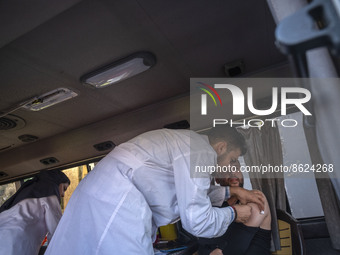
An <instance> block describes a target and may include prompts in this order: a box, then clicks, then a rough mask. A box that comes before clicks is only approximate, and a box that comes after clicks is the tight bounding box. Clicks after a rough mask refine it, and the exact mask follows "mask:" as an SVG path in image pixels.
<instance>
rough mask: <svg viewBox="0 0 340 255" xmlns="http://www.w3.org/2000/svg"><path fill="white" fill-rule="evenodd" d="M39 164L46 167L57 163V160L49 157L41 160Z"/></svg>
mask: <svg viewBox="0 0 340 255" xmlns="http://www.w3.org/2000/svg"><path fill="white" fill-rule="evenodd" d="M40 162H41V163H43V164H44V165H46V166H47V165H52V164H55V163H58V162H59V160H58V159H56V158H54V157H50V158H44V159H41V160H40Z"/></svg>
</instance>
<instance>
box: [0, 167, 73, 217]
mask: <svg viewBox="0 0 340 255" xmlns="http://www.w3.org/2000/svg"><path fill="white" fill-rule="evenodd" d="M60 183H68V184H70V183H71V182H70V179H69V178H68V177H67V176H66V175H65V174H64V173H63V172H61V171H59V170H50V171H42V172H40V173H39V174H37V175H36V176H35V177H34V178H33V179H31V180H29V181H26V182H25V183H24V184H23V185H22V186H21V187H20V188H19V190H18V191H17V192H16V193H15V194H14V195H13V196H11V197H10V198H9V199H8V200H7V201H6V202H5V203H4V204H3V205H2V206H1V207H0V213H1V212H3V211H5V210H8V209H9V208H11V207H12V206H14V205H16V204H17V203H19V202H20V201H22V200H24V199H26V198H41V197H49V196H52V195H56V196H57V198H58V199H59V202H60V193H59V184H60Z"/></svg>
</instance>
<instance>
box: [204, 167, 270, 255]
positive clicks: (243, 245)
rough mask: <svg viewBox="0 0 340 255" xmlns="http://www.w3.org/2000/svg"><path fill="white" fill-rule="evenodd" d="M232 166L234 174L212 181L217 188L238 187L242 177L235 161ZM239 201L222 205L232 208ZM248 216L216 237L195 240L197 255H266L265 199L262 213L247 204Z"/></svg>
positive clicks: (268, 217) (266, 208) (266, 220)
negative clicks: (197, 247)
mask: <svg viewBox="0 0 340 255" xmlns="http://www.w3.org/2000/svg"><path fill="white" fill-rule="evenodd" d="M234 166H235V167H236V171H235V172H230V173H228V174H227V176H226V177H225V178H216V179H215V181H216V183H218V184H220V185H221V186H230V187H242V186H243V175H242V173H241V171H240V163H239V162H238V161H237V162H236V163H235V164H234ZM238 203H239V201H238V200H237V198H236V197H230V198H229V199H228V200H227V201H226V202H225V203H224V204H223V205H222V207H225V206H235V207H237V204H238ZM247 205H248V206H250V207H251V208H252V213H251V216H250V218H249V220H248V221H247V222H246V223H240V221H239V220H238V219H237V218H235V221H234V222H233V223H231V224H230V226H229V228H228V230H227V231H226V233H225V234H224V235H222V236H220V237H217V238H199V239H198V243H199V250H198V254H199V255H208V254H210V255H221V254H224V255H227V254H232V255H238V254H240V255H241V254H246V255H257V254H261V255H265V254H270V240H271V215H270V211H269V206H268V202H267V200H266V201H265V209H264V212H260V210H259V208H258V206H257V205H256V204H253V203H248V204H247Z"/></svg>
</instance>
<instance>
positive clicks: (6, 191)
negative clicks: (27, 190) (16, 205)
mask: <svg viewBox="0 0 340 255" xmlns="http://www.w3.org/2000/svg"><path fill="white" fill-rule="evenodd" d="M19 187H20V182H12V183H8V184H4V185H1V186H0V206H1V205H2V204H3V203H4V202H5V201H6V200H7V199H9V198H10V197H11V196H12V195H13V194H14V193H15V192H16V191H17V190H18V189H19Z"/></svg>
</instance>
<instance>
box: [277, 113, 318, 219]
mask: <svg viewBox="0 0 340 255" xmlns="http://www.w3.org/2000/svg"><path fill="white" fill-rule="evenodd" d="M279 119H280V120H283V119H295V120H297V121H298V123H303V121H302V113H301V112H297V113H293V114H290V115H286V116H282V117H280V118H279ZM279 132H280V136H281V140H282V153H283V164H284V165H291V164H301V165H309V166H311V165H312V162H311V158H310V155H309V150H308V146H307V141H306V138H305V134H304V130H303V125H302V124H299V125H298V126H297V127H295V128H283V127H282V126H281V125H279ZM284 178H285V188H286V193H287V198H288V201H289V206H290V208H291V213H292V215H293V216H294V217H295V218H296V219H299V218H309V217H318V216H323V215H324V213H323V210H322V206H321V201H320V197H319V192H318V189H317V186H316V181H315V177H314V173H313V172H310V173H306V172H304V173H299V172H296V173H289V174H288V173H285V175H284Z"/></svg>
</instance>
